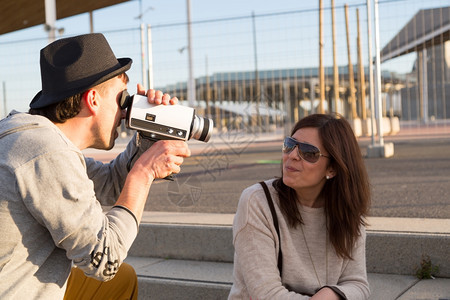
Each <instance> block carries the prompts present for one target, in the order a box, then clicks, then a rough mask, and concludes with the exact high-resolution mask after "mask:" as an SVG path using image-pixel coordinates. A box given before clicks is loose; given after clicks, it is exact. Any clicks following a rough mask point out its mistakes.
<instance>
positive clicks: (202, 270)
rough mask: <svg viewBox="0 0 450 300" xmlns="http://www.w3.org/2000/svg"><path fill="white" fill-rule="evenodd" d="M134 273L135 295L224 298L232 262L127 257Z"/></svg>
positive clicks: (147, 296)
mask: <svg viewBox="0 0 450 300" xmlns="http://www.w3.org/2000/svg"><path fill="white" fill-rule="evenodd" d="M126 262H127V263H129V264H131V265H132V266H133V267H134V268H135V270H136V273H137V274H138V280H139V299H161V300H163V299H164V300H167V299H226V298H227V296H228V294H229V292H230V289H231V285H232V280H233V277H232V276H233V264H232V263H220V262H208V261H194V260H176V259H161V258H152V257H128V258H127V259H126Z"/></svg>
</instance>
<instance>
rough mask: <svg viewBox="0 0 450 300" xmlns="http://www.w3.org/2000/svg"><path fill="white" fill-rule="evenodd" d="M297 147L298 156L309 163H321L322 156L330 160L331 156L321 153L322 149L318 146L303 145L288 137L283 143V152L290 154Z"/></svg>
mask: <svg viewBox="0 0 450 300" xmlns="http://www.w3.org/2000/svg"><path fill="white" fill-rule="evenodd" d="M295 147H297V152H298V155H299V156H300V157H301V158H302V159H303V160H304V161H307V162H309V163H312V164H315V163H316V162H318V161H319V158H320V157H321V156H323V157H327V158H330V157H329V156H326V155H323V154H322V153H320V149H319V148H317V147H316V146H313V145H311V144H307V143H301V142H298V141H296V140H295V139H294V138H291V137H289V136H288V137H286V138H285V139H284V143H283V152H284V153H286V154H289V153H291V152H292V150H294V148H295Z"/></svg>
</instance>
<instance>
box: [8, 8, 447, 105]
mask: <svg viewBox="0 0 450 300" xmlns="http://www.w3.org/2000/svg"><path fill="white" fill-rule="evenodd" d="M40 1H43V0H40ZM186 3H187V1H186V0H142V10H143V12H145V13H144V16H143V19H142V21H143V23H145V24H151V25H152V26H162V25H168V24H183V23H185V22H186V20H187V13H186ZM371 3H372V12H373V10H374V7H373V1H372V2H371ZM379 3H380V40H381V41H380V42H381V47H383V46H384V45H385V44H386V43H387V42H389V40H390V39H391V38H392V37H393V36H394V35H395V34H396V33H397V32H398V31H399V30H400V29H401V28H402V27H403V26H404V25H405V24H406V23H407V22H408V21H409V20H410V19H411V18H412V17H413V16H414V15H415V14H416V13H417V11H418V10H420V9H422V8H432V7H443V6H448V5H449V3H448V0H383V1H379ZM140 4H141V2H140V1H139V0H133V1H128V2H125V3H121V4H118V5H115V6H112V7H108V8H104V9H100V10H97V11H95V12H94V14H93V15H94V31H96V32H108V31H112V30H116V29H117V30H118V29H132V28H138V27H139V24H140V22H141V21H140V20H139V19H136V17H137V16H138V15H139V13H140ZM344 4H348V5H349V6H350V14H351V15H350V18H351V21H350V22H351V28H352V29H351V35H352V37H351V39H352V43H354V41H355V39H356V37H355V36H356V30H355V26H354V25H355V24H354V23H355V15H354V12H355V7H359V9H360V22H361V26H362V34H363V35H364V36H365V35H366V33H367V29H366V23H365V22H366V20H367V14H366V10H365V4H366V1H365V0H347V1H343V0H335V6H336V9H337V10H336V23H337V24H338V28H337V31H338V32H337V34H338V36H339V40H338V41H337V43H338V55H339V56H340V59H339V61H340V65H345V64H346V62H347V57H346V55H347V54H346V41H345V29H344V27H343V25H344V16H343V10H342V7H343V5H344ZM318 6H319V1H318V0H315V1H305V0H277V1H275V0H226V1H219V0H191V21H192V22H193V23H195V22H200V21H206V20H214V19H226V18H236V17H248V16H250V15H251V14H252V12H254V13H255V14H256V15H264V14H275V13H283V12H291V11H302V12H304V13H300V14H295V15H292V14H291V15H286V17H284V16H283V15H282V17H279V16H277V18H278V19H276V18H264V17H263V18H260V20H258V24H257V26H258V30H259V31H260V32H262V34H261V36H258V44H259V45H258V47H259V49H258V52H259V53H258V54H259V56H260V61H259V68H260V69H261V70H264V69H266V70H272V69H277V68H292V67H295V68H299V67H317V65H318V59H317V57H316V55H317V53H316V52H317V51H316V48H317V45H318V29H317V28H318V17H317V9H318ZM323 6H324V8H325V11H324V23H325V26H326V27H325V28H324V35H325V40H326V45H325V46H326V49H325V52H326V57H325V65H326V66H331V65H332V55H331V27H330V24H331V14H330V9H329V8H330V7H331V0H324V1H323ZM280 18H281V19H280ZM299 18H301V20H299ZM269 20H272V22H273V20H283V21H286V22H284V23H283V24H281V23H282V22H278V23H279V24H275V25H274V24H273V23H271V24H269V22H268V21H269ZM265 21H267V23H268V24H265ZM294 23H295V24H294ZM225 24H229V26H236V25H238V26H239V24H242V25H241V26H247V27H249V26H250V24H251V23H250V22H249V20H248V19H247V20H246V21H243V22H241V23H239V22H235V23H232V22H230V23H225ZM291 25H292V26H291ZM271 26H272V27H277V26H278V28H276V30H275V29H274V30H273V32H274V33H273V34H272V35H270V34H271V32H270V31H272V29H271ZM56 27H63V28H64V29H65V32H64V36H68V35H76V34H82V33H87V32H89V14H87V13H85V14H81V15H78V16H74V17H70V18H66V19H63V20H58V21H57V22H56ZM177 28H178V32H175V30H174V31H169V30H167V31H166V30H159V31H160V32H164V33H165V34H166V35H168V36H167V37H164V36H163V39H162V40H163V41H164V42H166V41H165V40H164V38H167V46H166V48H162V47H161V45H160V44H161V40H159V42H160V43H159V45H157V48H156V49H154V51H155V55H154V56H155V58H154V59H155V60H157V61H158V62H159V66H155V68H156V69H155V72H156V74H155V80H156V82H155V85H156V86H164V85H166V84H173V83H177V82H182V81H185V80H186V73H187V59H186V58H187V56H186V53H184V54H183V55H180V54H177V53H176V56H175V58H174V56H173V55H172V56H171V57H170V58H167V60H166V58H165V57H163V56H162V53H164V52H168V51H169V50H170V51H173V52H177V49H179V48H181V47H183V46H185V45H186V38H185V33H186V30H185V29H184V26H178V27H177ZM284 28H286V29H285V30H284ZM194 29H195V30H194V31H193V39H194V41H193V44H194V55H195V64H196V68H195V69H194V76H195V77H200V76H203V75H204V74H205V65H206V63H205V62H204V60H205V58H204V57H205V56H207V55H209V73H210V74H211V73H213V72H234V71H248V70H252V68H253V67H254V62H253V57H252V50H251V47H252V46H251V45H252V44H251V42H249V40H251V35H250V37H249V36H248V35H244V34H242V35H241V37H240V36H239V31H238V30H235V31H231V32H233V33H237V34H236V35H231V36H230V33H228V32H226V33H225V35H222V33H221V31H220V30H221V29H220V28H219V31H218V32H217V33H216V32H213V33H211V32H205V31H207V29H208V26H202V27H201V26H198V27H196V28H194ZM205 29H206V30H205ZM245 30H246V33H248V31H250V29H249V28H246V29H245ZM179 31H182V32H179ZM155 33H156V31H155ZM233 33H232V34H233ZM266 35H267V37H266ZM46 36H47V33H46V32H45V31H44V27H43V25H38V26H35V27H32V28H29V29H24V30H20V31H17V32H14V33H9V34H5V35H0V47H2V43H9V42H10V41H22V40H28V39H39V38H45V37H46ZM158 38H161V37H160V35H157V34H155V37H154V39H158ZM169 38H171V40H169ZM238 38H242V39H246V40H245V43H247V44H248V45H246V48H244V47H243V48H242V50H240V48H238V47H237V46H239V45H240V44H239V42H237V41H236V39H238ZM130 39H132V40H133V41H135V39H136V37H133V38H131V37H130ZM227 39H233V42H234V44H233V47H234V48H235V49H232V51H230V50H229V49H226V48H225V46H226V43H227V41H226V40H227ZM365 39H366V37H365ZM154 42H155V44H157V42H158V41H154ZM137 43H138V42H136V44H137ZM299 43H300V47H299V46H298V45H299ZM363 43H366V41H363ZM19 45H20V43H19ZM234 45H237V46H234ZM6 46H8V45H6ZM6 46H5V48H6ZM136 46H138V45H136ZM222 46H223V48H224V50H222V49H221V48H220V47H222ZM25 48H26V47H25ZM136 48H137V49H138V47H136ZM249 48H250V50H249ZM291 49H292V50H291ZM354 49H356V47H354ZM0 50H2V49H0ZM27 50H28V51H31V50H30V49H17V47H11V50H9V49H8V50H5V51H6V54H2V56H3V57H2V58H0V59H2V61H0V70H2V71H1V72H3V74H4V76H3V77H2V76H0V81H7V88H8V96H9V99H11V98H13V100H14V102H15V98H14V97H17V98H20V99H19V100H17V101H20V102H15V103H16V106H18V108H19V109H22V110H23V109H26V107H27V106H28V102H29V99H31V98H32V97H33V96H34V95H35V93H36V92H37V91H38V90H39V85H40V83H39V82H37V79H38V78H39V75H38V74H39V73H38V72H39V71H38V50H36V55H34V56H32V57H27V60H26V62H24V61H21V63H24V65H23V66H20V67H22V68H24V69H25V68H27V69H26V70H27V71H26V72H25V71H21V70H19V68H20V67H19V66H16V70H15V71H17V72H20V74H22V73H24V74H23V78H20V79H19V80H16V82H11V81H12V80H11V79H12V76H11V75H12V74H10V73H11V72H10V70H8V69H6V71H5V70H4V66H5V62H7V57H8V56H9V54H10V52H8V51H12V52H14V53H11V54H13V55H11V57H12V56H18V55H19V54H18V53H19V52H22V51H23V52H25V51H27ZM113 50H114V51H115V52H116V54H117V56H121V57H123V56H131V57H132V55H136V54H139V50H137V52H138V53H129V52H130V51H129V50H126V49H125V50H122V49H120V48H119V47H117V46H116V45H114V46H113ZM221 50H222V52H221ZM207 51H210V53H207ZM239 51H242V52H243V53H241V52H239ZM352 51H355V50H352ZM122 52H124V53H122ZM244 52H245V53H244ZM294 52H295V53H294ZM2 53H3V52H2ZM312 53H314V55H313V54H312ZM363 55H364V56H365V57H366V58H367V52H364V54H363ZM137 58H138V59H139V56H138V57H137ZM414 58H415V54H412V55H408V56H405V57H402V58H399V59H394V60H392V62H388V63H386V64H383V66H382V67H383V68H385V69H390V70H392V71H396V72H400V73H401V72H408V71H409V70H410V69H411V68H412V64H413V62H414ZM138 59H135V57H133V60H135V62H136V63H135V64H134V66H133V68H132V70H133V72H134V73H133V74H131V75H132V76H131V78H132V81H131V82H130V86H131V88H132V89H134V88H135V83H137V82H141V80H140V79H141V78H140V71H139V69H140V66H139V65H138V64H137V61H138ZM28 61H29V62H28ZM8 63H9V62H7V63H6V65H8ZM353 63H356V55H354V56H353ZM30 64H31V65H32V67H31V68H30ZM29 70H32V71H29ZM0 75H1V74H0ZM27 75H28V77H30V78H27V77H26V76H27ZM16 76H20V75H16ZM31 77H32V78H31ZM36 77H38V78H36ZM4 78H6V79H4ZM25 78H26V79H25ZM24 85H25V86H27V87H29V88H30V90H29V91H28V90H24V89H23V86H24ZM22 98H23V100H21V99H22Z"/></svg>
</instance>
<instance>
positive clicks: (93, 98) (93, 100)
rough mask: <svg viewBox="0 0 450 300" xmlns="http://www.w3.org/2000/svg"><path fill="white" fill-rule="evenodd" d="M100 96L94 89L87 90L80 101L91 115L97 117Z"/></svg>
mask: <svg viewBox="0 0 450 300" xmlns="http://www.w3.org/2000/svg"><path fill="white" fill-rule="evenodd" d="M99 98H100V94H99V93H98V92H97V90H95V89H89V90H87V91H86V92H85V93H84V94H83V98H82V101H83V102H84V105H85V106H86V108H87V110H88V111H89V112H90V113H91V114H92V115H97V114H98V111H99V108H100V101H99V100H100V99H99Z"/></svg>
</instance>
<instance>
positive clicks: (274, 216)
mask: <svg viewBox="0 0 450 300" xmlns="http://www.w3.org/2000/svg"><path fill="white" fill-rule="evenodd" d="M259 184H261V185H262V187H263V189H264V193H266V198H267V202H268V203H269V207H270V212H271V213H272V219H273V225H274V226H275V230H276V231H277V235H278V246H279V247H280V251H279V252H278V270H279V271H280V277H281V271H282V265H283V254H282V253H281V239H280V228H279V226H278V217H277V214H276V212H275V206H274V205H273V200H272V196H271V195H270V192H269V188H268V187H267V184H266V183H265V182H264V181H261V182H260V183H259Z"/></svg>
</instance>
